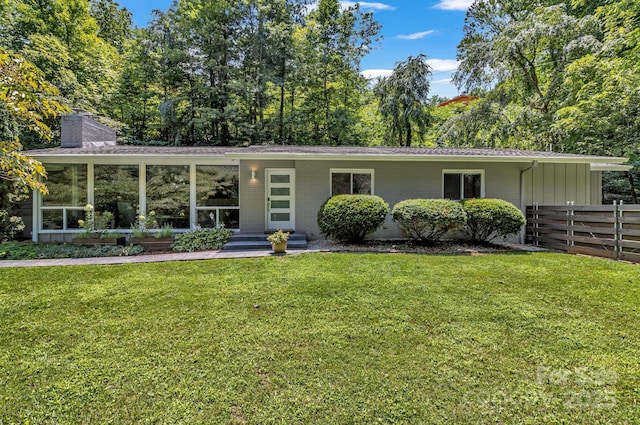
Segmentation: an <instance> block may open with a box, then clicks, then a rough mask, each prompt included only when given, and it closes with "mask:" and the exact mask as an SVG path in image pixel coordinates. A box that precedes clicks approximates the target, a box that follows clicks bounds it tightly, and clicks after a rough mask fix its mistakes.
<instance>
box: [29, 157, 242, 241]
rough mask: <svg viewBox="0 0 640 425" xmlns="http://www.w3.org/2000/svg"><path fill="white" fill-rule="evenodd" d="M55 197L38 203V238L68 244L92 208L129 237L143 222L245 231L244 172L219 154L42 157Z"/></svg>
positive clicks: (35, 217) (39, 199)
mask: <svg viewBox="0 0 640 425" xmlns="http://www.w3.org/2000/svg"><path fill="white" fill-rule="evenodd" d="M38 159H39V160H40V161H42V162H43V164H44V165H45V167H46V170H47V174H48V178H47V187H48V189H49V194H47V195H40V194H38V193H36V194H35V195H34V199H33V204H32V205H33V211H32V216H33V223H32V239H33V240H36V241H69V240H70V239H72V238H73V236H74V235H75V234H76V233H78V232H81V231H82V229H81V228H80V224H79V220H81V219H83V218H84V213H85V207H86V205H87V204H90V205H92V206H93V207H94V209H95V211H96V212H100V213H103V212H107V211H108V212H110V213H112V215H113V217H112V220H111V226H110V227H111V228H113V229H117V230H118V232H121V233H122V234H125V235H126V234H127V233H129V232H130V229H131V226H132V225H134V224H135V221H136V219H137V217H138V216H139V215H147V214H149V213H150V212H151V211H153V212H154V213H155V216H156V219H157V221H158V224H159V226H160V227H162V226H165V225H170V226H171V227H172V228H173V229H174V230H175V231H176V232H183V231H187V230H189V229H194V228H196V227H205V228H213V227H220V226H223V227H226V228H229V229H238V228H239V220H240V204H239V178H240V176H239V165H238V161H237V160H229V159H225V158H224V157H223V150H219V151H218V150H217V149H215V148H170V152H167V148H157V147H133V146H112V147H81V148H73V149H64V148H53V149H45V150H41V151H39V152H38Z"/></svg>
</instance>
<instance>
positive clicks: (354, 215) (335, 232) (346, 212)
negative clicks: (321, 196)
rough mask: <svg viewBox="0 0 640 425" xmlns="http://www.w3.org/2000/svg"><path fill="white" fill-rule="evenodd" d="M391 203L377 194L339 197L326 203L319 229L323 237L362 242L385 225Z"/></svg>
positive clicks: (319, 216) (319, 213)
mask: <svg viewBox="0 0 640 425" xmlns="http://www.w3.org/2000/svg"><path fill="white" fill-rule="evenodd" d="M388 212H389V204H387V203H386V202H385V201H384V200H383V199H382V198H380V197H379V196H374V195H337V196H333V197H331V198H329V199H327V201H326V202H325V203H324V204H322V207H320V211H319V212H318V227H320V232H322V234H323V235H325V236H327V237H330V238H333V239H336V240H339V241H345V242H355V243H358V242H362V240H363V239H364V237H365V236H366V235H368V234H369V233H372V232H374V231H375V230H376V229H378V228H379V227H380V226H381V225H382V223H383V222H384V219H385V217H386V216H387V213H388Z"/></svg>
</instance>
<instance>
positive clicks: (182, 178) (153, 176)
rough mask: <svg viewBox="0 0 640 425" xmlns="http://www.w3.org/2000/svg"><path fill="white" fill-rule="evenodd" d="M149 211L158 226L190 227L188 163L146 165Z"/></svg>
mask: <svg viewBox="0 0 640 425" xmlns="http://www.w3.org/2000/svg"><path fill="white" fill-rule="evenodd" d="M151 211H154V212H155V213H156V219H157V220H158V224H159V225H160V226H163V225H165V224H170V225H172V226H173V227H174V229H188V228H189V227H190V226H189V166H188V165H148V166H147V214H149V213H150V212H151Z"/></svg>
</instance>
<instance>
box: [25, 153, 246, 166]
mask: <svg viewBox="0 0 640 425" xmlns="http://www.w3.org/2000/svg"><path fill="white" fill-rule="evenodd" d="M32 152H34V153H32ZM25 154H26V155H28V156H30V157H32V158H35V159H37V160H38V161H40V162H47V161H53V162H60V161H72V162H80V161H89V162H97V161H101V160H105V161H107V160H112V161H113V160H114V159H117V160H119V161H117V162H122V161H123V160H129V161H131V162H139V161H138V158H141V159H144V160H145V161H147V160H159V161H166V160H167V159H176V160H181V161H194V160H200V161H202V160H205V161H207V162H208V161H232V162H234V163H235V162H237V161H238V160H236V159H232V158H228V157H227V156H225V155H224V154H221V155H217V154H214V155H208V154H204V155H203V154H164V155H163V154H116V153H113V154H96V153H73V154H66V153H61V154H57V153H56V154H44V155H39V154H37V153H35V151H31V152H29V151H27V152H25Z"/></svg>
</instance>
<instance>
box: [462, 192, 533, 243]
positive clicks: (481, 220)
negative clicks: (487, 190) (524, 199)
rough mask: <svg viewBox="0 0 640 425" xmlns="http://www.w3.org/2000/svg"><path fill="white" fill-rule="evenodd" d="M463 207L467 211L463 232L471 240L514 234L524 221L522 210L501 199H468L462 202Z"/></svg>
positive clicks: (480, 240) (476, 240)
mask: <svg viewBox="0 0 640 425" xmlns="http://www.w3.org/2000/svg"><path fill="white" fill-rule="evenodd" d="M463 207H464V211H465V212H466V213H467V225H466V226H465V233H466V235H467V238H468V239H469V240H470V241H472V242H487V241H490V240H492V239H494V238H497V237H502V238H506V237H507V236H511V235H516V234H518V232H520V229H521V228H522V226H524V225H525V223H526V219H525V217H524V215H523V214H522V212H521V211H520V210H519V209H518V208H517V207H516V206H515V205H513V204H512V203H511V202H507V201H503V200H502V199H490V198H480V199H469V200H467V201H464V202H463Z"/></svg>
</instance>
